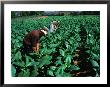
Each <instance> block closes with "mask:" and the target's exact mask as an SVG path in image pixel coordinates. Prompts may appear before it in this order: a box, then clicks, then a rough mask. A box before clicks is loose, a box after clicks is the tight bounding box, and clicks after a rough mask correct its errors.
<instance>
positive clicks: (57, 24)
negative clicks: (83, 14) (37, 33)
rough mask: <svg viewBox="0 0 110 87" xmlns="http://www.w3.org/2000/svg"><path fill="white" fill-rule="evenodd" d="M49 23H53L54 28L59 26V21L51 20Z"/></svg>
mask: <svg viewBox="0 0 110 87" xmlns="http://www.w3.org/2000/svg"><path fill="white" fill-rule="evenodd" d="M51 24H53V26H54V28H55V29H57V28H58V26H59V21H52V22H51Z"/></svg>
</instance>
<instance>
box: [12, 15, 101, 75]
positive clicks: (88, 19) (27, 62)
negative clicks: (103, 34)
mask: <svg viewBox="0 0 110 87" xmlns="http://www.w3.org/2000/svg"><path fill="white" fill-rule="evenodd" d="M52 20H56V21H60V24H59V27H58V29H57V31H56V32H53V33H49V34H48V35H46V36H43V37H42V38H41V39H40V50H39V53H37V54H36V53H28V54H23V52H22V50H21V48H22V45H23V44H22V42H23V37H24V36H25V35H26V34H27V33H28V32H30V31H31V30H33V29H39V28H42V27H43V26H49V24H50V22H51V21H52ZM11 31H12V32H11V65H12V68H11V69H12V70H11V72H12V76H16V77H35V76H39V77H44V76H46V77H50V76H52V77H75V76H100V17H99V16H92V15H91V16H90V15H89V16H87V15H86V16H84V15H83V16H48V17H41V18H38V17H34V18H15V19H12V21H11Z"/></svg>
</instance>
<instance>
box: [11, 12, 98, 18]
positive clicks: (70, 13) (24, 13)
mask: <svg viewBox="0 0 110 87" xmlns="http://www.w3.org/2000/svg"><path fill="white" fill-rule="evenodd" d="M34 15H35V16H68V15H70V16H71V15H72V16H75V15H100V11H12V12H11V18H16V17H22V16H34Z"/></svg>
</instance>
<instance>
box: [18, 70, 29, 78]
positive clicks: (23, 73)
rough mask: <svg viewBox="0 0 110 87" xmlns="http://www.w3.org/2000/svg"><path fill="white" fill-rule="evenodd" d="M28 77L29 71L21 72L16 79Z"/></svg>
mask: <svg viewBox="0 0 110 87" xmlns="http://www.w3.org/2000/svg"><path fill="white" fill-rule="evenodd" d="M29 76H30V71H29V69H27V70H23V71H21V72H20V73H19V74H18V77H29Z"/></svg>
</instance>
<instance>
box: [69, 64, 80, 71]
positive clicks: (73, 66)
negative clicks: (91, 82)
mask: <svg viewBox="0 0 110 87" xmlns="http://www.w3.org/2000/svg"><path fill="white" fill-rule="evenodd" d="M69 70H80V68H79V67H78V66H76V65H71V66H70V68H69Z"/></svg>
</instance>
